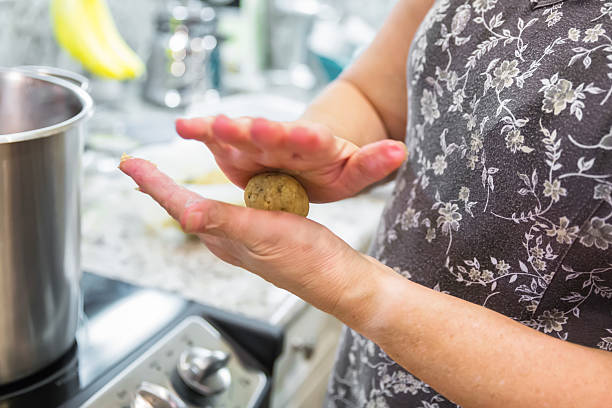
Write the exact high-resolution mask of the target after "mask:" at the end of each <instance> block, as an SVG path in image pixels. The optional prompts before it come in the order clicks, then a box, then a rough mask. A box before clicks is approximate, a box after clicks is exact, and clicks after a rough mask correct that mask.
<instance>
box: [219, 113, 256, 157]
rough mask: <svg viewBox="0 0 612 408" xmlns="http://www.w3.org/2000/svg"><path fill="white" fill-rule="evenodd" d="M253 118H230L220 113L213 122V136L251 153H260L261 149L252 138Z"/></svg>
mask: <svg viewBox="0 0 612 408" xmlns="http://www.w3.org/2000/svg"><path fill="white" fill-rule="evenodd" d="M252 121H253V120H252V119H251V118H246V117H245V118H240V119H235V120H233V119H230V118H228V117H227V116H225V115H219V116H217V117H216V118H215V120H214V122H213V124H212V132H213V136H212V137H213V138H215V139H217V140H219V141H220V142H222V143H226V144H229V145H232V146H234V147H235V148H237V149H239V150H241V151H244V152H249V153H260V152H261V149H260V148H259V147H258V146H257V145H256V144H254V143H253V141H252V140H251V134H250V128H251V123H252Z"/></svg>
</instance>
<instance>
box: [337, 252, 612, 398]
mask: <svg viewBox="0 0 612 408" xmlns="http://www.w3.org/2000/svg"><path fill="white" fill-rule="evenodd" d="M368 262H369V264H370V266H366V268H370V269H369V272H362V275H360V276H361V279H360V281H359V283H355V285H359V287H360V289H352V290H348V291H347V298H345V299H344V302H343V307H342V309H338V310H336V311H335V312H336V315H337V316H338V317H339V318H340V319H341V320H343V321H344V322H345V323H347V324H348V325H349V326H351V327H353V328H354V329H355V330H357V331H358V332H360V333H362V334H363V335H364V336H366V337H368V338H369V339H371V340H372V341H374V342H375V343H377V344H378V345H379V346H380V347H381V348H382V349H383V350H384V351H385V352H386V353H387V354H388V355H389V356H390V357H391V358H392V359H393V360H394V361H396V362H397V363H398V364H400V365H401V366H403V367H404V368H406V369H407V370H408V371H410V372H411V373H413V374H414V375H415V376H417V377H419V378H420V379H421V380H423V381H425V382H426V383H428V384H430V385H431V386H432V387H433V388H434V389H436V390H437V391H438V392H440V393H442V394H443V395H444V396H446V397H447V398H449V399H450V400H452V401H454V402H455V403H457V404H460V405H461V406H463V407H464V408H475V407H483V408H485V407H486V408H491V407H504V408H514V407H516V408H519V407H521V408H531V407H534V408H535V407H538V408H542V407H550V408H553V407H554V408H565V407H567V408H569V407H581V408H590V407H593V408H595V407H604V406H605V407H612V392H611V390H612V354H611V353H608V352H605V351H601V350H597V349H591V348H588V347H583V346H579V345H576V344H572V343H569V342H564V341H561V340H558V339H555V338H553V337H550V336H547V335H545V334H542V333H540V332H538V331H536V330H533V329H531V328H528V327H526V326H524V325H522V324H520V323H518V322H515V321H514V320H512V319H510V318H508V317H505V316H503V315H501V314H499V313H496V312H494V311H492V310H489V309H486V308H484V307H481V306H479V305H475V304H472V303H469V302H466V301H463V300H461V299H458V298H455V297H453V296H449V295H446V294H443V293H440V292H437V291H434V290H431V289H428V288H425V287H423V286H421V285H418V284H416V283H414V282H411V281H409V280H407V279H405V278H404V277H402V276H400V275H398V274H396V273H395V272H393V271H392V270H391V269H390V268H387V267H386V266H384V265H382V264H380V263H378V262H377V261H374V260H372V259H370V258H368ZM365 265H367V263H365Z"/></svg>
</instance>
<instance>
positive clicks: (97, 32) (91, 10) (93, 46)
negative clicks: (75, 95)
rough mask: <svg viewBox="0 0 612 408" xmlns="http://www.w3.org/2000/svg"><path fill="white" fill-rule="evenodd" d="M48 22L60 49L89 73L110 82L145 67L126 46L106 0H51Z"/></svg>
mask: <svg viewBox="0 0 612 408" xmlns="http://www.w3.org/2000/svg"><path fill="white" fill-rule="evenodd" d="M50 11H51V19H52V23H53V30H54V33H55V37H56V39H57V41H58V43H59V44H60V46H61V47H62V48H64V49H65V50H66V51H68V53H70V55H72V56H73V57H74V58H75V59H77V60H78V61H80V62H81V64H83V66H84V67H85V69H87V70H88V71H90V72H91V73H93V74H95V75H98V76H101V77H104V78H110V79H118V80H125V79H132V78H136V77H138V76H140V75H142V73H143V72H144V64H143V63H142V61H141V60H140V58H139V57H138V56H137V55H136V53H134V51H132V50H131V49H130V48H129V46H128V45H127V44H126V43H125V41H124V40H123V38H122V37H121V35H120V34H119V32H118V31H117V27H116V26H115V23H114V21H113V18H112V15H111V14H110V11H109V9H108V6H107V5H106V2H105V0H52V1H51V9H50Z"/></svg>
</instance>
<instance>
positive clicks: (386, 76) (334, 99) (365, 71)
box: [304, 0, 434, 146]
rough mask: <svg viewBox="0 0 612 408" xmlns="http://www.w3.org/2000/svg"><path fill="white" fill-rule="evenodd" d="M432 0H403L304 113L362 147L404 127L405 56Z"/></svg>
mask: <svg viewBox="0 0 612 408" xmlns="http://www.w3.org/2000/svg"><path fill="white" fill-rule="evenodd" d="M433 4H434V0H400V1H398V2H397V4H396V5H395V7H394V9H393V11H392V12H391V14H390V15H389V18H388V19H387V21H386V22H385V24H384V25H383V27H382V29H381V30H380V31H379V33H378V34H377V36H376V38H375V39H374V41H373V42H372V44H371V45H370V46H369V47H368V48H367V49H366V50H365V51H364V52H363V53H362V54H361V55H360V57H359V58H358V59H357V60H356V61H355V63H354V64H352V65H351V66H350V67H349V68H348V69H347V70H346V71H344V72H343V73H342V75H341V76H340V78H339V79H338V80H336V81H335V82H333V83H332V84H331V85H330V86H329V87H328V88H327V89H326V90H325V91H324V92H323V93H322V94H321V95H320V96H319V98H317V99H316V100H315V102H314V103H313V104H312V105H311V106H310V108H309V109H308V110H307V111H306V113H305V114H304V119H307V120H310V121H313V122H319V123H323V124H325V125H327V126H328V127H329V128H330V129H331V130H332V131H333V132H334V133H335V135H336V136H338V137H341V138H343V139H347V140H349V141H351V142H353V143H355V144H356V145H358V146H363V145H364V144H368V143H371V142H375V141H377V140H381V139H385V138H391V139H396V140H404V135H405V131H406V110H407V96H406V60H407V57H408V52H409V49H410V44H411V42H412V38H413V37H414V35H415V33H416V31H417V29H418V27H419V25H420V24H421V21H423V18H424V17H425V15H426V14H427V12H428V11H429V9H430V8H431V6H432V5H433Z"/></svg>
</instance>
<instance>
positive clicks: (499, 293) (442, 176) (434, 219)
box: [326, 0, 612, 408]
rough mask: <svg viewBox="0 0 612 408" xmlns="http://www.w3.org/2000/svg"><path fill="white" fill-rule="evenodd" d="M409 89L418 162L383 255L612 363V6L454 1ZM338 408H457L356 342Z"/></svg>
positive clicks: (334, 398) (431, 28)
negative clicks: (605, 355)
mask: <svg viewBox="0 0 612 408" xmlns="http://www.w3.org/2000/svg"><path fill="white" fill-rule="evenodd" d="M407 78H408V81H407V83H408V105H409V109H408V126H407V132H406V144H407V145H408V148H409V150H410V153H411V155H410V160H408V161H407V162H406V163H405V164H404V166H403V167H402V168H401V169H400V171H399V174H398V177H397V180H396V187H395V190H394V193H393V197H392V199H391V200H390V202H389V203H388V206H387V208H386V210H385V213H384V215H383V219H382V221H381V224H380V228H379V231H378V233H377V238H376V240H375V242H374V244H373V246H372V248H371V254H372V255H373V256H374V257H376V258H377V259H379V260H380V261H381V262H383V263H385V264H386V265H388V266H390V267H392V268H393V269H395V270H396V271H397V273H399V274H401V275H403V276H405V277H406V278H407V279H410V280H412V281H415V282H418V283H419V284H422V285H424V286H427V287H429V288H433V289H435V290H438V291H442V292H445V293H448V294H451V295H453V296H457V297H459V298H462V299H465V300H468V301H470V302H473V303H476V304H479V305H482V306H485V307H487V308H490V309H492V310H495V311H497V312H499V313H503V314H504V315H506V316H509V317H511V318H512V319H515V320H517V321H519V322H521V323H523V324H525V325H527V326H529V327H531V328H533V329H535V330H539V331H541V332H543V333H546V334H548V335H550V336H554V337H557V338H559V339H562V340H567V341H571V342H574V343H578V344H582V345H585V346H588V347H596V348H600V349H603V350H608V351H612V2H610V1H609V0H566V1H559V0H556V1H555V0H531V1H530V0H438V1H437V2H436V3H435V5H434V6H433V8H432V9H431V10H430V12H429V14H428V15H427V17H426V18H425V20H424V21H423V23H422V25H421V27H420V29H419V31H418V32H417V33H416V36H415V38H414V41H413V44H412V47H411V50H410V54H409V57H408V61H407ZM440 336H444V333H440ZM326 406H327V407H367V408H374V407H377V408H387V407H414V408H446V407H456V406H457V405H456V404H454V403H452V402H451V401H449V400H447V399H446V398H445V397H444V396H443V395H440V394H439V393H438V392H436V390H434V389H433V388H431V387H430V386H429V385H427V384H425V383H423V382H422V381H420V380H419V379H418V378H416V377H414V376H412V375H411V374H410V373H408V372H407V371H405V370H404V369H402V368H401V367H400V366H398V365H397V364H396V363H395V362H394V361H393V360H391V359H390V358H389V357H388V356H387V355H386V354H385V353H384V352H383V351H382V350H381V349H380V348H379V347H378V346H376V345H375V344H374V343H372V342H371V341H369V340H368V339H366V338H364V337H362V336H361V335H359V334H358V333H356V332H354V331H353V330H351V329H348V328H346V329H345V330H344V333H343V338H342V340H341V343H340V347H339V350H338V357H337V361H336V365H335V369H334V372H333V374H332V378H331V380H330V384H329V392H328V397H327V400H326Z"/></svg>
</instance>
